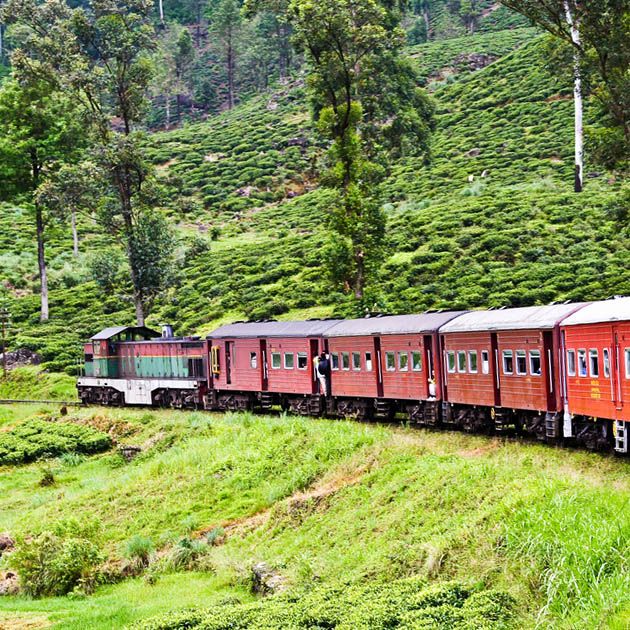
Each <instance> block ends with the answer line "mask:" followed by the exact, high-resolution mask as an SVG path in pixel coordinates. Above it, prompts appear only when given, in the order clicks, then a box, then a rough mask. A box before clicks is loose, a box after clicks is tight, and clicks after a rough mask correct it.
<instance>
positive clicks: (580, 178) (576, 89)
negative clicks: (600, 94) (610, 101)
mask: <svg viewBox="0 0 630 630" xmlns="http://www.w3.org/2000/svg"><path fill="white" fill-rule="evenodd" d="M564 11H565V14H566V18H567V24H568V25H569V27H570V29H571V41H572V42H573V46H574V49H573V102H574V105H575V183H574V189H575V192H582V188H583V186H584V129H583V122H582V119H583V103H582V71H581V68H580V50H581V46H582V42H581V38H580V29H579V25H578V24H577V23H576V22H575V20H574V19H573V15H572V14H571V8H570V7H569V2H568V0H565V1H564Z"/></svg>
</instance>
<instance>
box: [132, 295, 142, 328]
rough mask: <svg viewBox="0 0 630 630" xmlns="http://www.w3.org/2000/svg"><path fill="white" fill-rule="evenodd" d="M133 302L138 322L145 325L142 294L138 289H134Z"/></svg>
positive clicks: (139, 324)
mask: <svg viewBox="0 0 630 630" xmlns="http://www.w3.org/2000/svg"><path fill="white" fill-rule="evenodd" d="M133 303H134V305H135V307H136V324H137V325H138V326H144V305H143V304H142V296H141V295H140V294H139V293H138V292H137V291H134V294H133Z"/></svg>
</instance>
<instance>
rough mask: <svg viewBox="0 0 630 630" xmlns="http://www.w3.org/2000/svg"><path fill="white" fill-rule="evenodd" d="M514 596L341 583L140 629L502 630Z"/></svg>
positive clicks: (448, 587)
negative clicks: (452, 629) (440, 629)
mask: <svg viewBox="0 0 630 630" xmlns="http://www.w3.org/2000/svg"><path fill="white" fill-rule="evenodd" d="M512 603H513V600H512V598H511V597H510V596H508V595H506V594H504V593H500V592H480V593H473V594H471V592H470V591H469V590H468V589H467V588H466V587H464V586H463V585H461V584H458V583H445V584H440V585H439V586H437V587H435V586H434V587H427V586H426V582H425V580H424V579H423V578H407V579H405V580H397V581H395V582H393V583H388V584H377V585H372V586H365V585H352V586H348V585H343V586H337V587H333V588H328V589H321V588H320V589H316V590H315V591H314V592H313V591H305V592H304V593H293V594H291V595H288V596H286V595H280V596H278V597H274V598H273V599H271V600H265V601H263V602H256V603H253V604H244V605H243V604H237V605H234V604H232V605H230V604H224V605H222V606H216V607H214V608H211V609H209V610H207V611H205V612H201V613H200V612H192V613H191V612H187V613H179V614H174V615H173V614H171V615H166V616H165V617H164V618H162V619H157V620H154V621H151V622H148V623H142V624H139V625H138V626H137V627H138V628H141V629H143V630H170V629H175V628H203V629H204V630H232V629H234V630H240V629H243V630H245V629H248V628H251V629H252V630H255V629H259V628H260V629H263V628H289V627H290V628H296V629H297V628H339V630H342V629H343V630H353V629H357V628H365V630H368V629H370V630H386V629H387V628H401V629H407V630H412V629H414V628H416V629H420V628H427V627H428V628H461V629H462V630H463V629H464V628H467V629H470V630H473V629H476V630H478V629H479V628H484V629H488V630H491V629H493V628H505V627H507V622H508V621H509V620H510V618H511V616H512V615H511V610H510V609H511V606H512Z"/></svg>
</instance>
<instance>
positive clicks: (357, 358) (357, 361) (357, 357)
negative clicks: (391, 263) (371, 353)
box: [352, 352, 361, 370]
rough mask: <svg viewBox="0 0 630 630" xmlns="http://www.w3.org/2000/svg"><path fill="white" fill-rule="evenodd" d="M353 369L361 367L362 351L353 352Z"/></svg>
mask: <svg viewBox="0 0 630 630" xmlns="http://www.w3.org/2000/svg"><path fill="white" fill-rule="evenodd" d="M352 369H353V370H360V369H361V353H360V352H353V353H352Z"/></svg>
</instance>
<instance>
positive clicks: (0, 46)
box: [0, 23, 4, 62]
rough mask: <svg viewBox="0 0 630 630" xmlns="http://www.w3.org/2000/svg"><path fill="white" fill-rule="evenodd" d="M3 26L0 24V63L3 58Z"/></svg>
mask: <svg viewBox="0 0 630 630" xmlns="http://www.w3.org/2000/svg"><path fill="white" fill-rule="evenodd" d="M3 38H4V24H1V23H0V62H1V61H2V59H3V58H4V39H3Z"/></svg>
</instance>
